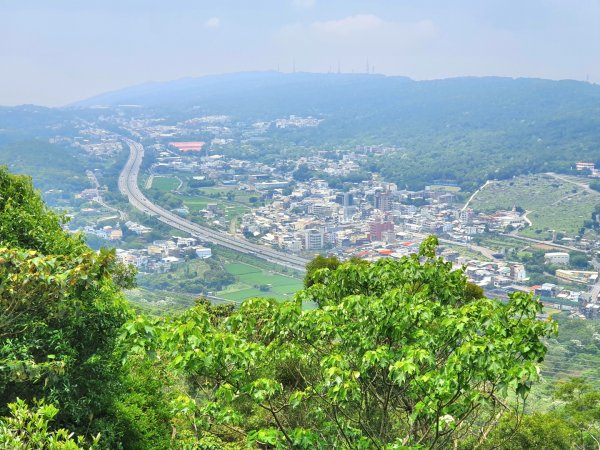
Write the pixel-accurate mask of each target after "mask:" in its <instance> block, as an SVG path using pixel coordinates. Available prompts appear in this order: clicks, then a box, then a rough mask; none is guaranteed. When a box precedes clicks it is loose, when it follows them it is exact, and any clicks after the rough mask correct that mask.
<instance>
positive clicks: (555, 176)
mask: <svg viewBox="0 0 600 450" xmlns="http://www.w3.org/2000/svg"><path fill="white" fill-rule="evenodd" d="M546 175H550V176H551V177H552V178H556V179H557V180H561V181H564V182H565V183H571V184H574V185H575V186H579V187H580V188H582V189H583V190H584V191H586V192H588V193H590V194H594V195H600V192H598V191H595V190H594V189H592V188H591V187H590V185H589V184H586V183H580V182H578V181H573V180H571V179H569V178H567V177H564V176H560V175H558V174H556V173H553V172H547V173H546Z"/></svg>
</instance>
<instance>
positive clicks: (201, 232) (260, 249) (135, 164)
mask: <svg viewBox="0 0 600 450" xmlns="http://www.w3.org/2000/svg"><path fill="white" fill-rule="evenodd" d="M124 141H125V142H126V143H127V145H128V146H129V152H130V153H129V159H128V160H127V162H126V163H125V166H124V167H123V170H122V171H121V173H120V174H119V183H118V184H119V191H120V192H121V193H122V194H123V195H125V196H126V197H127V198H128V199H129V203H130V204H131V205H132V206H133V207H134V208H136V209H138V210H140V211H142V212H143V213H145V214H147V215H149V216H152V217H156V218H157V219H158V220H160V221H161V222H163V223H165V224H167V225H169V226H171V227H173V228H176V229H178V230H181V231H184V232H186V233H189V234H191V235H192V236H194V237H196V238H198V239H201V240H202V241H205V242H210V243H212V244H216V245H220V246H222V247H225V248H228V249H231V250H234V251H236V252H240V253H244V254H247V255H252V256H256V257H258V258H261V259H264V260H265V261H268V262H271V263H274V264H278V265H280V266H284V267H287V268H290V269H293V270H297V271H299V272H304V271H305V270H306V269H305V266H306V263H308V260H307V259H305V258H301V257H299V256H296V255H293V254H291V253H290V254H288V253H284V252H281V251H278V250H274V249H272V248H269V247H267V246H264V245H258V244H254V243H252V242H249V241H248V240H246V239H242V238H237V237H234V236H231V235H229V234H227V233H225V232H222V231H217V230H213V229H211V228H208V227H204V226H201V225H198V224H195V223H193V222H191V221H189V220H187V219H184V218H182V217H180V216H178V215H177V214H175V213H173V212H171V211H169V210H167V209H165V208H163V207H161V206H158V205H157V204H155V203H152V202H151V201H150V200H149V199H148V198H147V197H146V196H145V195H144V194H143V193H142V191H141V190H140V188H139V186H138V175H139V170H140V165H141V164H142V159H143V158H144V147H143V146H142V144H140V143H138V142H135V141H132V140H131V139H124Z"/></svg>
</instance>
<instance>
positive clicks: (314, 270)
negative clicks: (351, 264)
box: [304, 255, 341, 287]
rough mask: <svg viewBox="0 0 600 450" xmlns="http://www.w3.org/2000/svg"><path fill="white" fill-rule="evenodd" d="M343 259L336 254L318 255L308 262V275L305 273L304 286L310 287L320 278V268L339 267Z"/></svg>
mask: <svg viewBox="0 0 600 450" xmlns="http://www.w3.org/2000/svg"><path fill="white" fill-rule="evenodd" d="M340 264H341V261H340V260H339V259H337V258H336V257H335V256H323V255H317V256H315V257H314V258H313V259H312V260H311V261H309V262H308V264H306V275H304V287H310V286H312V285H313V284H315V283H317V282H318V280H319V276H320V274H322V273H323V272H319V270H320V269H328V270H335V269H337V268H338V267H339V265H340Z"/></svg>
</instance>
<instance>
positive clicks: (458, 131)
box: [76, 72, 600, 190]
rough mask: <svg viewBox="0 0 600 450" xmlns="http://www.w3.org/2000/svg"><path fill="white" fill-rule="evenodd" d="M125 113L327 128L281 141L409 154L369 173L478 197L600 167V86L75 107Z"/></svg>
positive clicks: (350, 85) (363, 83)
mask: <svg viewBox="0 0 600 450" xmlns="http://www.w3.org/2000/svg"><path fill="white" fill-rule="evenodd" d="M118 104H137V105H141V106H145V107H147V108H149V109H150V110H154V111H155V113H157V114H159V115H161V116H162V117H167V118H170V119H172V120H179V119H183V118H189V117H192V116H196V117H197V116H200V115H203V114H227V115H230V116H232V118H233V119H235V120H242V121H251V120H271V119H274V118H277V117H285V116H287V115H290V114H295V115H300V116H307V115H312V116H317V117H321V118H323V119H325V120H324V121H323V122H322V123H321V125H320V126H319V127H317V128H307V129H300V130H280V131H278V132H277V134H276V136H278V137H279V138H280V139H281V140H282V141H283V142H289V143H292V144H294V145H302V146H306V147H323V146H326V145H346V146H349V147H351V146H353V145H354V144H387V145H393V146H396V147H398V148H402V149H403V151H402V152H398V153H396V154H394V155H391V156H389V157H386V158H380V159H376V160H374V161H372V165H371V166H370V167H369V168H368V169H370V170H379V171H381V172H382V174H383V175H384V176H385V177H387V178H388V179H390V180H394V181H396V182H398V183H400V184H402V185H405V184H406V185H408V186H411V187H420V186H422V185H423V184H426V183H428V182H431V181H435V180H448V179H449V180H456V181H457V182H458V183H459V184H460V185H461V186H462V187H463V188H465V189H467V190H472V189H474V188H475V187H476V186H477V185H478V184H479V183H481V182H483V181H485V180H486V179H488V178H507V177H510V176H512V175H517V174H521V173H527V172H540V171H550V170H552V171H562V172H565V171H568V170H569V168H570V167H572V166H573V164H574V162H575V161H576V160H581V159H586V160H592V161H594V162H597V163H600V147H599V146H598V142H600V86H597V85H593V84H589V83H584V82H577V81H551V80H542V79H525V78H522V79H512V78H498V77H485V78H472V77H469V78H451V79H444V80H432V81H414V80H410V79H408V78H404V77H386V76H382V75H358V74H353V75H351V74H340V75H338V74H309V73H296V74H281V73H277V72H256V73H238V74H229V75H221V76H207V77H200V78H187V79H181V80H177V81H172V82H165V83H149V84H145V85H141V86H137V87H133V88H129V89H124V90H121V91H116V92H112V93H107V94H103V95H100V96H97V97H94V98H91V99H88V100H85V101H83V102H80V103H79V104H77V105H76V106H77V107H86V106H91V105H118ZM268 151H269V150H268V149H265V150H264V151H262V154H267V153H268Z"/></svg>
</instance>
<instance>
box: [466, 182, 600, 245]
mask: <svg viewBox="0 0 600 450" xmlns="http://www.w3.org/2000/svg"><path fill="white" fill-rule="evenodd" d="M598 204H600V195H595V194H592V193H590V192H587V191H586V190H584V189H583V188H581V187H580V186H577V185H575V184H573V183H569V182H567V181H564V180H560V179H557V178H554V177H552V176H550V175H546V174H540V175H529V176H521V177H516V178H513V179H512V180H504V181H499V182H493V183H491V184H489V185H488V186H486V187H485V189H482V190H481V192H479V193H478V194H477V195H476V196H475V198H474V199H473V201H472V203H471V207H472V208H473V209H474V210H475V211H481V212H485V213H492V212H494V211H497V210H502V209H503V210H508V209H512V208H513V206H519V207H521V208H523V209H525V210H527V211H529V213H528V214H527V218H528V219H529V220H531V222H532V226H531V227H528V228H526V229H525V230H523V231H521V232H520V234H522V235H523V236H527V237H533V238H538V239H544V238H548V237H550V233H551V232H550V230H555V231H557V232H562V233H565V234H566V235H567V236H574V235H576V234H577V232H578V231H579V229H580V228H581V227H582V225H583V222H584V221H585V220H587V219H590V218H591V214H592V212H593V211H594V208H595V207H596V205H598Z"/></svg>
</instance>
